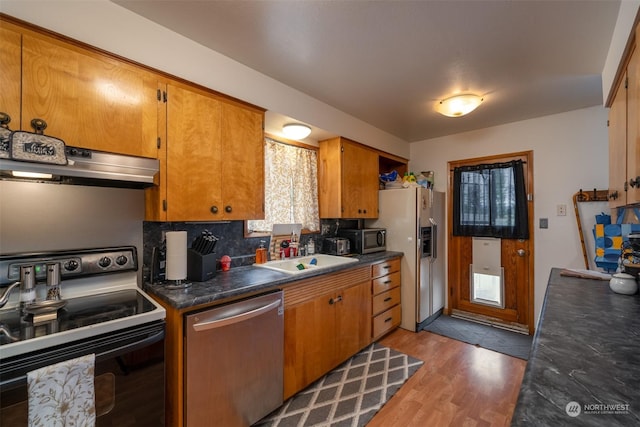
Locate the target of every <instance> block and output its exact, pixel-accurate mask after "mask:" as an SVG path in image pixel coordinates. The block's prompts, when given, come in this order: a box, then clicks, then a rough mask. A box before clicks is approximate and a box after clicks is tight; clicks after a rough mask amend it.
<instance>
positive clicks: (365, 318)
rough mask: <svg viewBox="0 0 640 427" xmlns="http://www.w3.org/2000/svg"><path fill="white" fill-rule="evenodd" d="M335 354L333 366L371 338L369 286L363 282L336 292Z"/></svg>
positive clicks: (366, 343) (359, 348) (358, 349)
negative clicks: (337, 300)
mask: <svg viewBox="0 0 640 427" xmlns="http://www.w3.org/2000/svg"><path fill="white" fill-rule="evenodd" d="M336 299H339V302H337V303H336V304H335V305H336V327H337V332H336V354H335V357H336V358H335V361H334V363H333V366H332V367H331V368H333V367H335V366H337V365H338V364H340V363H342V362H344V361H345V360H347V359H348V358H349V357H351V356H353V355H354V354H355V353H357V352H358V351H360V350H361V349H363V348H364V347H366V346H367V345H368V344H369V342H370V340H371V286H370V282H363V283H360V284H358V285H355V286H351V287H349V288H346V289H343V290H342V291H340V292H339V293H338V294H337V298H336Z"/></svg>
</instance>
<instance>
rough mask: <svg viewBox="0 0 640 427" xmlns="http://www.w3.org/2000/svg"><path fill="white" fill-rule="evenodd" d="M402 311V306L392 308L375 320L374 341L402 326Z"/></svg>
mask: <svg viewBox="0 0 640 427" xmlns="http://www.w3.org/2000/svg"><path fill="white" fill-rule="evenodd" d="M401 316H402V309H401V307H400V305H399V304H398V305H396V306H395V307H392V308H390V309H389V310H387V311H385V312H384V313H380V314H378V315H377V316H375V317H374V318H373V329H372V330H373V339H374V340H375V339H377V338H379V337H380V336H382V335H384V334H385V333H387V332H389V331H390V330H391V329H393V328H396V327H398V326H399V325H400V319H401Z"/></svg>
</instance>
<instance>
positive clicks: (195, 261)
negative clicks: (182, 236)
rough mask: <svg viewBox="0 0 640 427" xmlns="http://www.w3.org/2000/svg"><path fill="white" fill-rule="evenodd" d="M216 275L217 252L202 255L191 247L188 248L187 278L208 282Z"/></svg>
mask: <svg viewBox="0 0 640 427" xmlns="http://www.w3.org/2000/svg"><path fill="white" fill-rule="evenodd" d="M215 275H216V254H215V252H213V253H210V254H207V255H202V254H201V253H198V252H196V251H194V250H193V249H191V248H189V249H187V279H189V280H192V281H194V282H206V281H207V280H209V279H212V278H213V276H215Z"/></svg>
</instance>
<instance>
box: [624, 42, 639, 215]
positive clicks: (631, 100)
mask: <svg viewBox="0 0 640 427" xmlns="http://www.w3.org/2000/svg"><path fill="white" fill-rule="evenodd" d="M627 79H628V83H627V175H628V178H629V180H634V182H635V185H634V186H633V187H630V188H629V191H628V192H627V204H630V203H638V202H640V140H639V139H640V109H638V102H640V99H639V98H640V53H639V52H638V49H637V47H636V49H635V51H634V52H633V53H632V55H631V59H630V60H629V64H628V65H627Z"/></svg>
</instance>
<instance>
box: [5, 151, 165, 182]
mask: <svg viewBox="0 0 640 427" xmlns="http://www.w3.org/2000/svg"><path fill="white" fill-rule="evenodd" d="M65 152H66V157H67V164H65V165H58V164H49V163H38V162H29V161H23V160H12V159H5V158H0V177H1V178H2V179H20V180H25V179H26V180H31V181H34V180H35V181H38V182H52V183H60V184H76V185H93V186H100V187H118V188H146V187H150V186H153V185H154V180H155V177H156V174H157V173H158V171H159V169H160V163H159V161H158V160H157V159H150V158H146V157H136V156H128V155H123V154H114V153H107V152H103V151H95V150H88V149H85V148H77V147H70V146H67V147H65ZM18 175H19V176H18ZM23 175H26V176H23Z"/></svg>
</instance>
